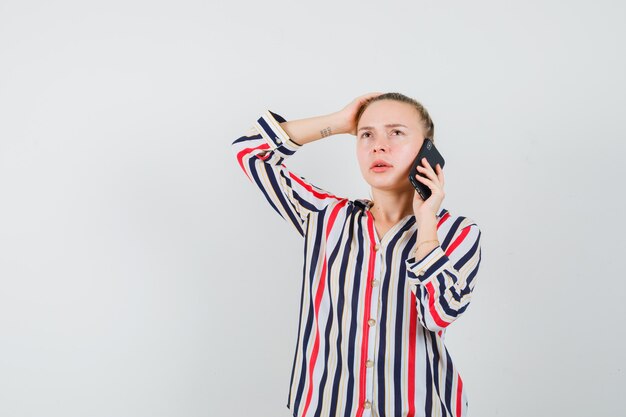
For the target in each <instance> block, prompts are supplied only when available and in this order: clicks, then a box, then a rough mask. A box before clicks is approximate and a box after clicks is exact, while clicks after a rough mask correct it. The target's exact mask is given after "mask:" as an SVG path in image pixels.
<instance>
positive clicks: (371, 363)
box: [365, 360, 374, 368]
mask: <svg viewBox="0 0 626 417" xmlns="http://www.w3.org/2000/svg"><path fill="white" fill-rule="evenodd" d="M365 366H367V367H368V368H371V367H372V366H374V361H371V360H370V361H367V362H365Z"/></svg>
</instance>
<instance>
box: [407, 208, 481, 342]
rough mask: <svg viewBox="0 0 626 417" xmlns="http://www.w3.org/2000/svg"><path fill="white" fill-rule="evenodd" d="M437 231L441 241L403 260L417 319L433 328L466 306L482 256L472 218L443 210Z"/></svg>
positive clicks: (445, 323) (442, 325)
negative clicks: (426, 251)
mask: <svg viewBox="0 0 626 417" xmlns="http://www.w3.org/2000/svg"><path fill="white" fill-rule="evenodd" d="M436 233H437V236H438V238H439V241H440V242H441V244H435V245H433V246H434V248H431V249H430V251H429V252H428V253H426V254H425V256H423V257H421V256H420V257H418V256H413V257H411V258H409V259H407V260H406V261H405V262H406V268H407V281H408V284H409V288H410V289H411V291H412V292H413V293H414V294H415V297H416V300H417V309H418V317H419V320H420V323H421V324H422V326H424V327H425V328H427V329H428V330H430V331H434V332H437V331H440V330H443V329H445V328H446V327H447V326H448V325H450V324H451V323H452V322H453V321H454V320H456V319H458V318H459V317H460V316H461V314H463V312H464V311H465V310H466V309H467V307H468V305H469V303H470V301H471V298H472V292H473V290H474V286H475V285H476V274H477V272H478V267H479V265H480V259H481V251H480V237H481V232H480V229H479V228H478V226H477V225H476V224H475V223H474V222H473V221H472V220H470V219H468V218H464V217H455V218H453V217H452V216H449V214H446V215H445V216H444V218H442V219H441V220H440V225H439V227H437V231H436ZM418 241H419V238H418ZM420 249H422V248H420Z"/></svg>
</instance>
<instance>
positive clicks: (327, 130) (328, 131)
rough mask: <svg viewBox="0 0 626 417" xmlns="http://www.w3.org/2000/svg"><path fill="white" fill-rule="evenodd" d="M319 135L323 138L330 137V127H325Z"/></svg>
mask: <svg viewBox="0 0 626 417" xmlns="http://www.w3.org/2000/svg"><path fill="white" fill-rule="evenodd" d="M320 133H321V134H322V137H323V138H325V137H326V136H330V135H332V132H331V131H330V127H326V128H324V129H322V130H320Z"/></svg>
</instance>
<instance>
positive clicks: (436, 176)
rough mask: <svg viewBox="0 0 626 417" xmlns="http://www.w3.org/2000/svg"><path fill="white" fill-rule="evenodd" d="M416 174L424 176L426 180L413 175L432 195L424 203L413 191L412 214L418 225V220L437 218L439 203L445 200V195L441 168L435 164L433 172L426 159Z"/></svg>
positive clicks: (423, 159)
mask: <svg viewBox="0 0 626 417" xmlns="http://www.w3.org/2000/svg"><path fill="white" fill-rule="evenodd" d="M417 170H418V172H420V173H421V174H423V175H426V177H427V178H424V177H422V176H420V175H415V178H416V179H417V180H418V181H419V182H421V183H422V184H425V185H426V186H427V187H428V188H430V191H432V194H431V195H430V197H428V198H427V199H426V200H425V201H424V200H422V197H420V195H419V194H418V193H417V191H415V195H414V196H413V213H414V214H415V218H416V219H417V221H418V223H419V220H420V219H426V220H428V219H433V218H436V217H437V213H438V212H439V209H440V207H441V203H442V202H443V199H444V198H445V193H444V191H443V187H444V183H445V179H444V175H443V169H441V166H439V164H437V166H436V167H435V170H436V171H435V170H433V168H432V167H431V166H430V164H429V163H428V161H427V160H426V158H422V164H421V165H419V166H418V167H417Z"/></svg>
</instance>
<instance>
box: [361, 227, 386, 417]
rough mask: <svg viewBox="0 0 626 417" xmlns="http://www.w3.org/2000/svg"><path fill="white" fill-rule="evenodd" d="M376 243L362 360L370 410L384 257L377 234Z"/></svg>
mask: <svg viewBox="0 0 626 417" xmlns="http://www.w3.org/2000/svg"><path fill="white" fill-rule="evenodd" d="M375 239H376V244H375V245H374V250H375V254H374V274H373V278H372V279H371V280H370V282H368V285H370V286H371V289H372V294H371V299H370V318H369V319H368V320H367V325H368V326H369V329H370V330H369V337H368V348H367V357H365V358H363V359H362V360H364V361H365V379H366V393H365V402H364V403H363V408H364V409H365V410H370V409H371V408H372V402H373V398H374V353H375V352H376V345H377V344H376V340H377V338H378V315H379V306H380V282H381V272H382V269H383V268H382V265H383V257H382V253H383V250H382V245H381V243H380V241H379V240H378V236H375Z"/></svg>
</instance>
